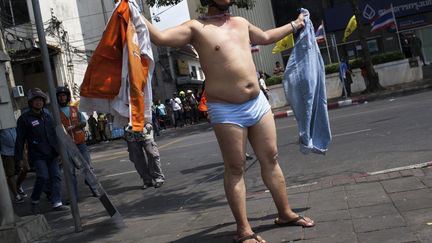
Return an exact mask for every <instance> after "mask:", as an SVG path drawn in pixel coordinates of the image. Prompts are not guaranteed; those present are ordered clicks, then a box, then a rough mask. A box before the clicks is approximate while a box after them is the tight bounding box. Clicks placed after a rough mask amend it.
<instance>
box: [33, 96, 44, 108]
mask: <svg viewBox="0 0 432 243" xmlns="http://www.w3.org/2000/svg"><path fill="white" fill-rule="evenodd" d="M30 104H31V106H32V108H33V109H35V110H42V108H43V107H44V100H43V99H42V98H41V97H36V98H34V99H33V100H32V101H31V102H30Z"/></svg>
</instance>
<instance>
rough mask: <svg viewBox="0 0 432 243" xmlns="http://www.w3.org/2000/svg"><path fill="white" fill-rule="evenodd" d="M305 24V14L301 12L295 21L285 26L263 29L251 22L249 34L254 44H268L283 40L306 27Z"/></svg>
mask: <svg viewBox="0 0 432 243" xmlns="http://www.w3.org/2000/svg"><path fill="white" fill-rule="evenodd" d="M304 25H305V24H304V16H303V14H300V15H299V16H298V18H297V19H296V20H295V21H293V23H291V22H290V23H288V24H286V25H284V26H281V27H278V28H274V29H270V30H267V31H263V30H261V29H260V28H258V27H256V26H254V25H252V24H250V26H249V35H250V39H251V42H252V43H253V44H256V45H268V44H272V43H275V42H277V41H279V40H281V39H282V38H284V37H285V36H287V35H289V34H291V33H293V32H296V31H299V30H300V29H302V28H303V27H304Z"/></svg>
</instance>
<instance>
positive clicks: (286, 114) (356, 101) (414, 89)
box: [274, 79, 432, 119]
mask: <svg viewBox="0 0 432 243" xmlns="http://www.w3.org/2000/svg"><path fill="white" fill-rule="evenodd" d="M427 80H429V81H432V80H431V79H427ZM430 89H432V84H423V85H420V86H416V87H408V88H404V89H401V90H396V91H390V92H388V93H384V94H372V95H368V96H357V97H353V98H351V99H346V100H341V101H337V102H332V103H329V104H327V109H329V110H332V109H337V108H341V107H344V106H351V105H358V104H361V103H365V102H370V101H374V100H377V99H383V98H387V97H391V96H398V95H407V94H411V93H414V92H418V91H422V90H430ZM293 115H294V113H293V111H292V110H287V111H277V112H274V118H275V119H279V118H284V117H290V116H293Z"/></svg>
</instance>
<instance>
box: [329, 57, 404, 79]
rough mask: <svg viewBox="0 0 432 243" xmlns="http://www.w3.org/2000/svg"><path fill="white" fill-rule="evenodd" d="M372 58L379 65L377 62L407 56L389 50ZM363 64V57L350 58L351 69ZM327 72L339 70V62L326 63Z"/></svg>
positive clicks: (391, 60)
mask: <svg viewBox="0 0 432 243" xmlns="http://www.w3.org/2000/svg"><path fill="white" fill-rule="evenodd" d="M371 58H372V64H373V65H377V64H381V63H386V62H393V61H397V60H402V59H404V58H405V57H404V55H403V54H402V53H401V52H399V51H395V52H387V53H382V54H378V55H374V56H372V57H371ZM362 65H363V59H361V58H357V59H353V60H349V66H350V68H351V69H356V68H360V67H361V66H362ZM325 72H326V74H331V73H337V72H339V64H338V63H334V64H328V65H326V66H325Z"/></svg>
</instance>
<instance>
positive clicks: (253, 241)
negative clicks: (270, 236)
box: [233, 233, 266, 243]
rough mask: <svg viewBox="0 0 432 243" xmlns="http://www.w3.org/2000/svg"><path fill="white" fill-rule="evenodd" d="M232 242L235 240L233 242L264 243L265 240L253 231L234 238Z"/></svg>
mask: <svg viewBox="0 0 432 243" xmlns="http://www.w3.org/2000/svg"><path fill="white" fill-rule="evenodd" d="M233 242H235V243H256V242H262V243H265V242H266V241H265V240H264V239H263V238H262V237H261V236H259V235H256V234H254V233H253V234H250V235H246V236H242V237H238V238H234V239H233Z"/></svg>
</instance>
